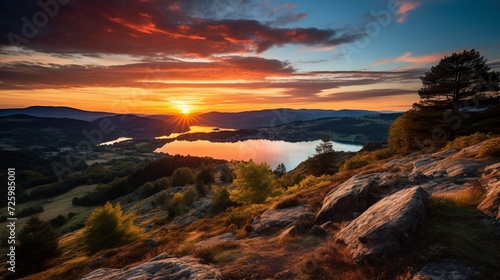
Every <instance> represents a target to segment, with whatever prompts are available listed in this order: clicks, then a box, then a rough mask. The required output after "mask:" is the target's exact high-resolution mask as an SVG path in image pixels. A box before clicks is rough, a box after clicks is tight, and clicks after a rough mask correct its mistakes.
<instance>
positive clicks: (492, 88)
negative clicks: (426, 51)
mask: <svg viewBox="0 0 500 280" xmlns="http://www.w3.org/2000/svg"><path fill="white" fill-rule="evenodd" d="M420 79H421V80H422V84H423V86H422V88H421V89H420V90H419V91H418V94H419V95H420V99H421V104H422V105H427V106H429V105H430V106H435V105H444V106H446V107H448V108H450V107H451V109H452V112H453V113H454V114H455V113H458V111H459V107H460V102H461V101H463V100H466V99H467V98H471V97H472V96H474V95H477V94H480V93H485V92H496V91H498V89H499V82H500V74H499V73H497V72H494V71H492V72H490V67H488V66H487V65H486V59H484V57H483V56H481V54H480V53H479V51H476V50H474V49H472V50H464V51H463V52H461V53H453V54H452V55H451V56H445V57H444V58H442V59H441V61H440V62H439V63H438V64H437V65H435V66H433V67H432V68H431V70H430V71H428V72H426V73H425V76H423V77H420Z"/></svg>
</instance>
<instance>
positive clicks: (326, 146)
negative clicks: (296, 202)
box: [316, 138, 334, 155]
mask: <svg viewBox="0 0 500 280" xmlns="http://www.w3.org/2000/svg"><path fill="white" fill-rule="evenodd" d="M321 141H323V142H321V143H319V144H318V145H317V146H316V154H317V155H321V154H327V153H333V152H334V150H333V143H332V140H330V139H329V138H323V139H321Z"/></svg>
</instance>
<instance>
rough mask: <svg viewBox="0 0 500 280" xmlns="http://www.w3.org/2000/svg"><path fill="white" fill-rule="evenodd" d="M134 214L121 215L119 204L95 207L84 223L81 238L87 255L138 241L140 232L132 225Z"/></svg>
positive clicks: (108, 203)
mask: <svg viewBox="0 0 500 280" xmlns="http://www.w3.org/2000/svg"><path fill="white" fill-rule="evenodd" d="M134 219H135V215H134V213H128V214H126V215H124V214H123V212H122V209H121V207H120V204H119V203H117V204H116V205H115V206H113V205H112V204H111V203H110V202H107V203H106V204H105V205H104V206H100V207H97V208H96V209H95V210H94V211H93V212H92V214H90V216H89V218H88V219H87V221H86V222H85V230H84V232H83V238H84V242H85V246H86V248H87V251H88V252H89V253H91V254H92V253H96V252H99V251H101V250H105V249H110V248H114V247H117V246H120V245H124V244H127V243H129V242H132V241H134V240H136V239H138V238H139V237H140V236H141V233H142V230H141V229H140V228H138V227H137V226H135V225H134Z"/></svg>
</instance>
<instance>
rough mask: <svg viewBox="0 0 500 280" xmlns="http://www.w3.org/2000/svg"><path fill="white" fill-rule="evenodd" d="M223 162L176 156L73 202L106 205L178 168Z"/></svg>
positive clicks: (74, 199)
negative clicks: (107, 202)
mask: <svg viewBox="0 0 500 280" xmlns="http://www.w3.org/2000/svg"><path fill="white" fill-rule="evenodd" d="M223 162H224V161H222V160H214V159H212V158H202V157H192V156H180V155H176V156H168V157H164V158H161V159H158V160H156V161H153V162H150V163H148V164H146V165H145V166H141V167H139V168H137V169H136V170H135V171H133V172H131V174H130V175H128V176H126V177H122V178H119V179H116V180H113V181H112V182H110V183H108V184H105V185H100V186H98V187H96V188H95V189H94V190H93V191H91V192H89V193H87V194H86V195H85V196H83V197H75V198H73V201H72V202H73V204H74V205H79V206H94V205H98V204H104V203H105V202H106V201H109V200H113V199H115V198H118V197H120V196H123V195H127V194H130V193H132V192H134V191H136V190H137V189H138V188H139V187H140V186H142V185H144V184H145V183H147V182H152V181H155V180H157V179H160V178H163V177H167V176H171V175H172V174H173V173H174V171H175V170H176V169H178V168H181V167H187V168H190V169H196V168H199V167H201V166H207V165H215V164H219V163H223Z"/></svg>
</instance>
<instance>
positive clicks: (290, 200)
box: [271, 195, 302, 209]
mask: <svg viewBox="0 0 500 280" xmlns="http://www.w3.org/2000/svg"><path fill="white" fill-rule="evenodd" d="M300 204H302V202H301V201H300V199H299V197H298V196H297V195H287V196H285V197H283V198H281V199H280V200H278V201H277V202H275V203H274V204H273V206H272V207H271V208H272V209H285V208H290V207H294V206H298V205H300Z"/></svg>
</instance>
